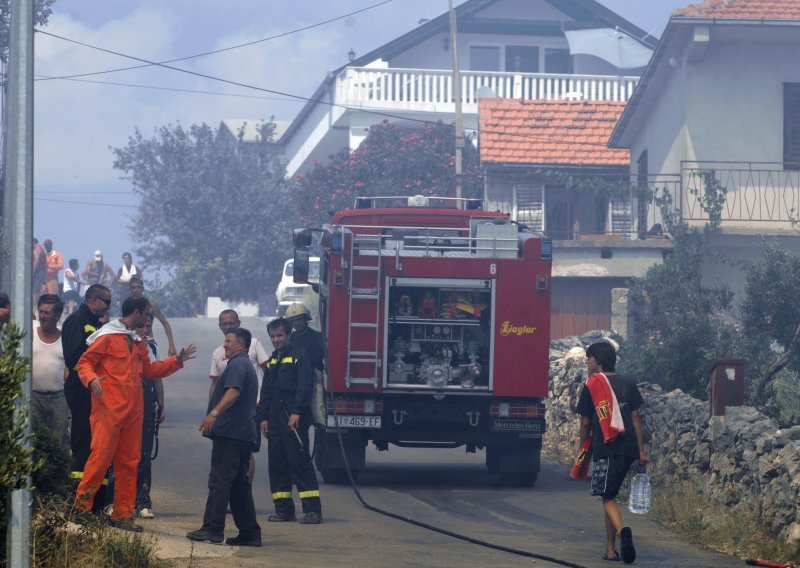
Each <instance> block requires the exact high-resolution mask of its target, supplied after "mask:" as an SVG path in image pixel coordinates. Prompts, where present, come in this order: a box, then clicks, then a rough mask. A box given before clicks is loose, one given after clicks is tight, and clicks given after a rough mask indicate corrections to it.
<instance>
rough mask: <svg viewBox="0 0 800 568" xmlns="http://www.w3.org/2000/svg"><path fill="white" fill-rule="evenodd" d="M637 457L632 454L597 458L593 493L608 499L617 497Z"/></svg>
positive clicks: (593, 475)
mask: <svg viewBox="0 0 800 568" xmlns="http://www.w3.org/2000/svg"><path fill="white" fill-rule="evenodd" d="M635 459H636V458H633V457H631V456H608V457H605V458H598V459H597V460H595V462H594V469H593V470H592V495H601V496H602V497H605V498H606V499H613V498H615V497H616V496H617V493H619V489H620V487H622V482H623V481H625V476H626V475H628V470H629V469H630V468H631V465H632V464H633V462H634V460H635Z"/></svg>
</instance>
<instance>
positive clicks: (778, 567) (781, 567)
mask: <svg viewBox="0 0 800 568" xmlns="http://www.w3.org/2000/svg"><path fill="white" fill-rule="evenodd" d="M744 563H745V564H747V565H748V566H768V567H769V568H800V564H796V563H794V562H789V563H787V564H782V563H775V562H768V561H766V560H755V559H753V558H748V559H747V560H745V561H744Z"/></svg>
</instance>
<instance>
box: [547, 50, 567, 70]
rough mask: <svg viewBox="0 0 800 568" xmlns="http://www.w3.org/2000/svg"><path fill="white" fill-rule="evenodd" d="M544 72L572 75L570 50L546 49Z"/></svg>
mask: <svg viewBox="0 0 800 568" xmlns="http://www.w3.org/2000/svg"><path fill="white" fill-rule="evenodd" d="M544 71H545V73H571V72H572V57H570V54H569V49H550V48H547V49H545V50H544Z"/></svg>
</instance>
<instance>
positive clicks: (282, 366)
mask: <svg viewBox="0 0 800 568" xmlns="http://www.w3.org/2000/svg"><path fill="white" fill-rule="evenodd" d="M291 329H292V327H291V325H290V324H289V322H288V320H286V319H284V318H278V319H276V320H272V321H271V322H269V324H267V333H268V334H269V338H270V340H272V345H273V347H275V351H274V352H273V353H272V356H271V357H270V358H269V360H268V361H267V368H266V371H265V373H264V381H263V383H262V384H261V403H260V404H259V407H258V413H257V421H258V423H259V425H260V426H261V432H262V433H263V434H264V437H266V438H267V443H268V446H267V454H268V456H269V485H270V490H271V492H272V501H273V502H274V503H275V514H274V515H270V516H269V518H268V520H269V521H271V522H286V521H294V520H295V509H294V501H293V500H292V482H294V483H296V484H297V492H298V494H299V496H300V502H301V503H302V505H303V513H305V515H304V516H303V518H302V519H300V523H301V524H313V525H315V524H319V523H320V522H321V521H322V503H321V502H320V499H319V483H318V482H317V473H316V471H314V464H313V463H311V455H310V454H309V453H308V427H309V425H310V422H311V412H310V404H311V391H312V388H313V386H314V367H313V366H312V365H311V362H310V361H309V360H308V358H307V357H306V356H305V355H300V354H298V353H297V352H296V351H295V349H294V348H293V347H292V346H291V345H289V333H290V332H291Z"/></svg>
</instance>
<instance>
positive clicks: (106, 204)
mask: <svg viewBox="0 0 800 568" xmlns="http://www.w3.org/2000/svg"><path fill="white" fill-rule="evenodd" d="M34 199H35V200H36V201H48V202H51V203H68V204H70V205H94V206H95V207H98V206H99V207H120V208H124V209H138V208H139V206H138V205H121V204H119V203H97V202H96V201H72V200H71V199H52V198H50V197H34Z"/></svg>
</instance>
